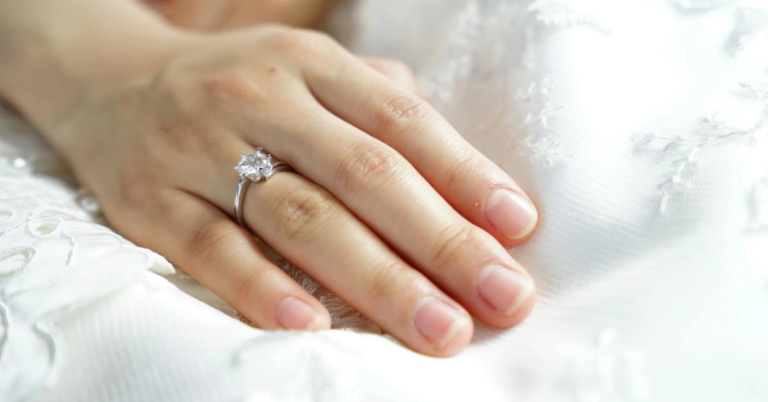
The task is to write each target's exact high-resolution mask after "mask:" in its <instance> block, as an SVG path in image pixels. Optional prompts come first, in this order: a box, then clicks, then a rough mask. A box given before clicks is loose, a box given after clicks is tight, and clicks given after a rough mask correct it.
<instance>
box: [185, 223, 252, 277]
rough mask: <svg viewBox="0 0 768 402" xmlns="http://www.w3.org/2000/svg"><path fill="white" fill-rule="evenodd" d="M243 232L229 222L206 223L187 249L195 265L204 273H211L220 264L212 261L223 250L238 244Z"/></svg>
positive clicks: (193, 236)
mask: <svg viewBox="0 0 768 402" xmlns="http://www.w3.org/2000/svg"><path fill="white" fill-rule="evenodd" d="M240 234H241V232H240V231H239V230H238V229H237V227H235V226H234V225H231V224H229V223H228V222H227V221H224V220H220V221H214V222H209V223H206V224H205V225H202V226H201V227H199V228H198V229H197V230H196V231H195V232H194V233H192V235H191V236H190V238H189V241H188V243H187V248H188V251H189V253H190V255H191V256H192V258H193V260H194V261H195V263H194V265H195V266H198V267H200V268H201V271H202V272H206V271H209V270H211V269H213V268H214V267H216V266H217V265H220V264H213V263H212V260H213V259H214V258H215V257H216V255H217V254H218V253H219V252H221V251H222V250H224V249H226V248H228V247H232V246H233V244H236V241H238V240H237V239H238V238H239V237H240Z"/></svg>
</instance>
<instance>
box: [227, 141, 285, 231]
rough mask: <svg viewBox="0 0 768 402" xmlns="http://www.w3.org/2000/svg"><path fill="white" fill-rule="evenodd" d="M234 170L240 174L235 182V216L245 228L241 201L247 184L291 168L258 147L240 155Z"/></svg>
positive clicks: (243, 198) (267, 178)
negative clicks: (238, 179)
mask: <svg viewBox="0 0 768 402" xmlns="http://www.w3.org/2000/svg"><path fill="white" fill-rule="evenodd" d="M235 170H237V173H238V174H240V182H239V183H237V193H235V218H236V219H237V223H238V224H240V226H242V227H244V228H246V229H247V228H248V226H247V225H246V223H245V219H244V218H243V203H244V202H245V192H246V191H247V190H248V186H249V185H250V184H251V183H257V182H260V181H267V180H269V179H270V178H271V177H272V176H274V175H275V174H276V173H278V172H291V171H293V169H291V167H290V166H288V165H287V164H286V163H285V162H281V161H279V160H277V159H275V158H273V157H272V155H270V154H268V153H266V152H264V150H263V149H262V148H261V147H259V148H256V152H254V153H252V154H250V155H246V154H242V155H240V163H238V164H237V165H235Z"/></svg>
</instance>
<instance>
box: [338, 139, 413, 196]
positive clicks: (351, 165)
mask: <svg viewBox="0 0 768 402" xmlns="http://www.w3.org/2000/svg"><path fill="white" fill-rule="evenodd" d="M348 155H349V156H347V157H344V158H342V161H341V162H340V166H339V168H338V169H337V171H338V174H339V176H340V177H339V180H338V181H339V182H340V183H342V185H343V186H344V188H345V189H347V190H349V191H350V192H352V193H353V194H357V193H359V192H360V191H361V190H363V189H366V188H367V189H368V190H369V191H371V190H374V189H376V188H378V187H380V186H381V185H383V184H384V183H387V182H389V181H390V180H392V178H393V177H395V176H396V175H398V173H399V172H400V171H402V167H401V164H402V162H401V161H400V158H401V157H400V155H399V154H397V153H396V152H395V151H393V150H391V149H389V148H388V147H386V146H383V145H380V144H376V143H374V142H373V141H363V142H360V143H358V144H355V145H354V146H353V147H352V148H351V149H350V151H349V152H348Z"/></svg>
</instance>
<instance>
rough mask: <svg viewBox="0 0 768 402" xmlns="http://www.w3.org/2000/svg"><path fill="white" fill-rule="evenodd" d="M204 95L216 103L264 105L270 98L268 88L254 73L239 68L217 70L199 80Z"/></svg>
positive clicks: (207, 73)
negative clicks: (238, 102)
mask: <svg viewBox="0 0 768 402" xmlns="http://www.w3.org/2000/svg"><path fill="white" fill-rule="evenodd" d="M199 80H200V85H201V87H202V91H203V93H204V94H205V95H206V96H207V98H208V99H210V100H211V101H212V102H215V103H221V102H226V103H231V102H233V101H235V102H237V101H240V102H247V103H248V104H264V103H266V101H267V100H268V98H269V93H268V90H267V88H266V87H265V86H264V84H263V83H262V82H259V81H258V80H257V79H256V77H255V76H254V74H252V72H250V71H248V70H247V69H244V68H239V67H227V68H217V69H213V70H211V71H208V72H206V73H204V74H202V76H201V77H200V78H199Z"/></svg>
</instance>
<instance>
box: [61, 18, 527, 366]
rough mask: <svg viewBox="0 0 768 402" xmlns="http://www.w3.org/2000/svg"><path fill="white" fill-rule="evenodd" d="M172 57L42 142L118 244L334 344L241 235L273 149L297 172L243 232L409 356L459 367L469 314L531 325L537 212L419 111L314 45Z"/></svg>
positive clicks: (287, 34)
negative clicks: (526, 258)
mask: <svg viewBox="0 0 768 402" xmlns="http://www.w3.org/2000/svg"><path fill="white" fill-rule="evenodd" d="M164 48H166V49H173V50H172V51H169V53H168V54H165V55H164V60H166V61H164V62H162V63H159V64H160V65H161V67H160V68H157V69H149V71H145V72H143V73H141V74H136V75H135V76H134V77H132V79H126V80H124V81H123V82H122V83H119V84H117V83H116V84H115V85H111V86H110V85H103V84H102V85H100V86H99V87H98V88H89V89H88V90H87V91H84V93H86V94H87V96H83V97H81V101H80V102H79V103H78V104H76V105H75V106H73V107H71V108H70V109H69V112H67V113H64V114H63V115H60V117H59V118H58V119H57V120H56V122H55V123H51V124H48V125H47V126H48V129H47V131H48V133H47V135H48V137H49V138H50V139H51V140H52V141H53V143H54V144H55V145H56V146H57V147H58V148H59V149H60V150H61V151H62V152H63V153H64V155H66V157H67V158H68V159H69V160H70V161H71V163H72V165H73V167H74V169H75V172H76V174H77V176H78V177H79V178H80V179H81V180H82V182H83V183H84V185H85V186H87V187H89V188H91V189H92V190H93V191H94V192H95V193H96V195H97V197H98V198H99V200H100V202H101V204H102V208H103V210H104V212H105V215H106V217H107V219H108V220H109V221H110V223H111V224H112V225H113V226H114V228H115V229H116V230H118V231H119V232H120V233H122V234H124V235H125V236H126V237H128V238H129V239H131V240H133V241H134V242H136V243H137V244H140V245H142V246H146V247H149V248H152V249H154V250H156V251H158V252H160V253H161V254H164V255H165V256H167V257H168V258H169V259H170V260H171V261H172V262H174V263H175V264H177V265H179V266H180V267H181V268H183V269H184V270H186V271H187V272H189V273H190V274H191V275H193V276H194V277H196V278H197V279H198V280H199V281H200V282H201V283H203V284H204V285H206V286H207V287H209V288H210V289H212V290H213V291H214V292H216V293H217V294H218V295H220V296H221V297H222V298H223V299H225V300H226V301H227V302H228V303H231V304H232V305H233V306H234V307H235V308H237V309H238V310H239V311H240V312H241V313H242V314H243V315H245V316H246V317H247V318H248V319H250V320H251V321H253V322H254V323H256V324H257V325H259V326H260V327H263V328H291V329H313V330H320V329H325V328H328V327H329V325H330V319H329V316H328V313H327V311H326V310H325V309H324V308H323V306H322V305H321V304H320V303H319V302H318V301H317V300H316V299H314V298H313V297H312V296H311V295H310V294H308V293H307V292H306V291H304V290H303V289H302V288H301V287H300V286H299V285H298V284H297V283H295V282H294V281H293V280H292V279H291V278H290V277H288V276H287V275H286V274H284V273H283V272H282V271H281V270H280V269H279V268H277V267H276V266H274V265H272V263H270V262H269V261H268V260H267V259H266V258H265V256H264V255H262V254H261V253H260V251H259V250H258V248H257V247H256V245H255V243H254V241H253V240H252V238H251V236H250V234H249V233H248V232H247V231H246V230H244V229H243V228H241V227H240V226H238V225H237V224H236V223H234V222H233V221H232V212H233V211H232V204H233V199H234V195H235V189H236V187H237V183H238V175H237V173H236V172H235V171H234V170H233V168H232V167H233V165H235V164H236V163H237V162H238V161H239V160H240V154H243V153H252V152H254V150H255V148H256V147H264V148H265V150H267V151H268V152H270V153H272V154H273V155H274V156H275V157H276V158H279V159H280V160H283V161H285V162H287V163H288V164H290V165H291V166H292V167H293V168H294V169H295V170H296V173H288V172H284V173H278V174H276V175H275V176H274V177H273V178H271V179H270V180H269V181H267V182H259V183H253V184H251V186H250V188H249V190H248V193H247V198H246V204H245V218H246V220H247V223H248V226H249V229H250V230H251V231H252V232H253V233H254V234H255V235H256V236H258V237H259V238H261V239H263V240H264V241H265V242H266V243H268V244H269V245H271V246H272V247H273V248H274V249H276V250H277V251H278V252H280V253H281V254H282V255H283V256H284V257H286V258H287V259H289V260H290V261H292V262H293V263H294V264H295V265H296V266H298V267H299V268H301V269H302V270H304V271H305V272H306V273H308V274H309V275H310V276H312V277H313V278H315V279H316V280H317V281H318V282H320V283H321V284H323V285H324V286H325V287H326V288H328V289H329V290H331V291H332V292H334V293H335V294H336V295H338V296H339V297H341V298H342V299H344V300H345V301H347V302H348V303H349V304H350V305H352V306H354V307H355V308H357V309H358V310H359V311H360V312H362V313H363V314H365V315H366V316H368V317H369V318H371V319H372V320H373V321H375V322H376V323H377V324H378V325H379V326H381V327H382V328H383V329H384V330H385V331H387V332H389V333H391V334H393V335H394V336H396V337H397V338H399V339H401V340H402V341H403V342H405V343H406V344H408V345H410V346H411V347H412V348H413V349H415V350H417V351H419V352H423V353H426V354H430V355H436V356H448V355H453V354H455V353H458V352H459V351H460V350H462V349H463V348H464V347H465V346H466V345H467V343H468V342H469V341H470V339H471V336H472V321H471V320H470V316H469V314H468V313H467V311H468V312H469V313H471V314H472V315H473V316H475V317H477V318H479V319H480V320H482V321H484V322H487V323H489V324H491V325H494V326H498V327H509V326H512V325H515V324H517V323H519V322H520V321H521V320H522V319H523V318H524V317H525V316H526V315H527V314H528V313H529V312H530V310H531V308H532V306H533V303H534V298H535V297H534V293H535V292H534V288H533V282H532V281H531V279H530V277H529V276H528V274H527V273H526V272H525V270H524V269H523V268H522V267H521V266H520V265H519V264H518V263H517V262H515V261H514V260H513V259H512V258H511V257H510V256H509V254H508V253H507V252H506V251H505V249H504V246H513V245H515V244H518V243H520V242H521V241H523V240H524V239H525V238H526V237H527V236H529V235H530V233H531V232H532V230H533V228H534V226H535V224H536V220H537V214H536V211H535V209H534V207H533V206H532V204H531V203H530V201H528V199H527V197H526V196H525V195H524V193H523V192H522V191H521V190H520V188H519V187H518V186H517V185H516V184H515V183H514V182H513V181H512V179H510V178H509V177H508V176H507V175H506V174H505V173H504V172H503V171H502V170H501V169H499V168H498V167H497V166H495V165H494V164H493V163H491V162H490V161H489V160H488V159H486V158H485V157H484V156H483V155H481V154H480V153H479V152H478V151H477V150H475V149H474V148H472V147H471V146H470V145H469V144H468V143H467V142H466V141H465V140H463V139H462V137H461V136H460V135H459V134H458V133H456V132H455V131H454V130H453V128H451V126H450V125H449V124H448V123H447V122H446V121H445V120H444V119H443V118H442V117H440V116H439V115H438V114H437V113H436V112H435V111H434V110H433V109H432V108H430V106H429V105H427V104H426V103H425V102H424V101H422V100H420V99H419V98H418V97H416V96H415V95H413V94H412V93H411V92H409V91H408V90H407V89H405V88H404V87H402V86H400V85H398V84H396V83H394V82H393V81H391V80H389V79H388V78H386V77H385V76H383V75H382V74H380V73H378V72H377V71H375V70H374V69H372V68H370V67H369V66H368V65H366V64H365V63H363V62H361V61H360V60H359V59H357V58H355V57H354V56H352V55H350V54H349V53H347V52H346V51H344V50H343V49H342V48H341V47H340V46H338V45H337V44H336V43H335V42H334V41H333V40H331V39H329V38H328V37H326V36H324V35H322V34H319V33H314V32H308V31H302V30H295V29H290V28H284V27H278V26H263V27H259V28H254V29H250V30H246V31H239V32H233V33H229V34H220V35H216V36H192V37H185V38H184V40H181V41H179V43H176V44H174V45H173V46H165V47H164ZM385 64H386V66H387V67H386V68H381V69H384V70H386V69H389V70H393V69H394V70H398V68H396V67H393V66H395V65H393V64H391V63H385ZM146 65H154V64H153V63H146ZM378 65H379V66H381V64H380V63H379V64H378ZM399 70H400V75H402V71H403V70H402V69H399ZM395 75H397V74H395Z"/></svg>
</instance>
